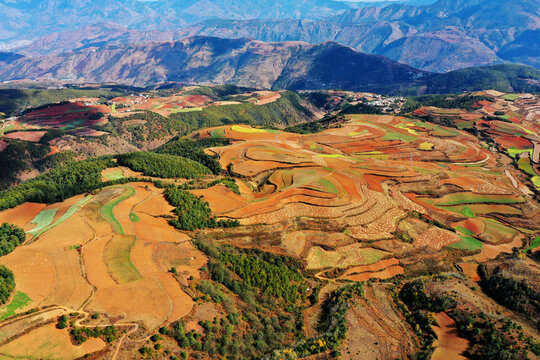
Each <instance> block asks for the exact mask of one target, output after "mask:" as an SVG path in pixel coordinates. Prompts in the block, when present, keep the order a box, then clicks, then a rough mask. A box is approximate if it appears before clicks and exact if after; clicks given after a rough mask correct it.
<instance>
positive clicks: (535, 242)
mask: <svg viewBox="0 0 540 360" xmlns="http://www.w3.org/2000/svg"><path fill="white" fill-rule="evenodd" d="M539 246H540V236H537V237H535V238H534V239H532V241H531V243H530V245H529V247H528V248H526V249H525V250H523V252H529V251H532V250H534V249H536V248H537V247H539Z"/></svg>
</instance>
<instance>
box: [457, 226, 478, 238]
mask: <svg viewBox="0 0 540 360" xmlns="http://www.w3.org/2000/svg"><path fill="white" fill-rule="evenodd" d="M456 230H457V231H459V232H460V233H462V234H463V235H467V236H474V235H475V234H474V233H473V232H472V231H471V230H469V229H465V228H464V227H462V226H456Z"/></svg>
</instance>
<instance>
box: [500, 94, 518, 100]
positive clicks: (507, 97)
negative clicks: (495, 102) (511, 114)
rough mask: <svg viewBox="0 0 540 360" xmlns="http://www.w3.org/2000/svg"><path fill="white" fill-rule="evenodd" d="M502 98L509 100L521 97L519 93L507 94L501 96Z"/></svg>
mask: <svg viewBox="0 0 540 360" xmlns="http://www.w3.org/2000/svg"><path fill="white" fill-rule="evenodd" d="M501 99H504V100H508V101H515V100H517V99H519V95H517V94H506V95H504V96H501Z"/></svg>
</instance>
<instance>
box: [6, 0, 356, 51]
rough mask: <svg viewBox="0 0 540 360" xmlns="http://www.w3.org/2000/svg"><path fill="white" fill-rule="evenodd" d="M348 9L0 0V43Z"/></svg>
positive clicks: (199, 0)
mask: <svg viewBox="0 0 540 360" xmlns="http://www.w3.org/2000/svg"><path fill="white" fill-rule="evenodd" d="M350 8H351V7H350V6H349V5H348V4H347V3H345V2H342V1H333V0H273V1H258V0H181V1H178V0H159V1H137V0H3V1H0V14H2V22H1V23H0V39H2V40H3V41H4V42H7V41H10V40H20V39H21V38H22V39H27V40H33V39H35V38H37V37H40V36H43V35H47V34H50V33H52V32H61V31H69V30H73V29H75V28H79V27H85V26H89V25H95V24H97V23H101V22H111V23H115V24H118V25H122V26H127V27H130V28H133V29H137V30H149V29H150V30H171V29H176V28H178V27H181V26H186V25H189V24H193V23H196V22H199V21H201V20H206V19H213V18H221V19H258V18H267V19H320V18H324V17H326V16H332V15H336V14H338V13H340V12H343V11H345V10H347V9H350Z"/></svg>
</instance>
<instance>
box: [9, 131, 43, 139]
mask: <svg viewBox="0 0 540 360" xmlns="http://www.w3.org/2000/svg"><path fill="white" fill-rule="evenodd" d="M45 133H46V131H18V132H13V133H9V134H7V135H4V137H5V138H7V139H17V140H23V141H31V142H38V141H39V140H41V138H42V137H43V135H45Z"/></svg>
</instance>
